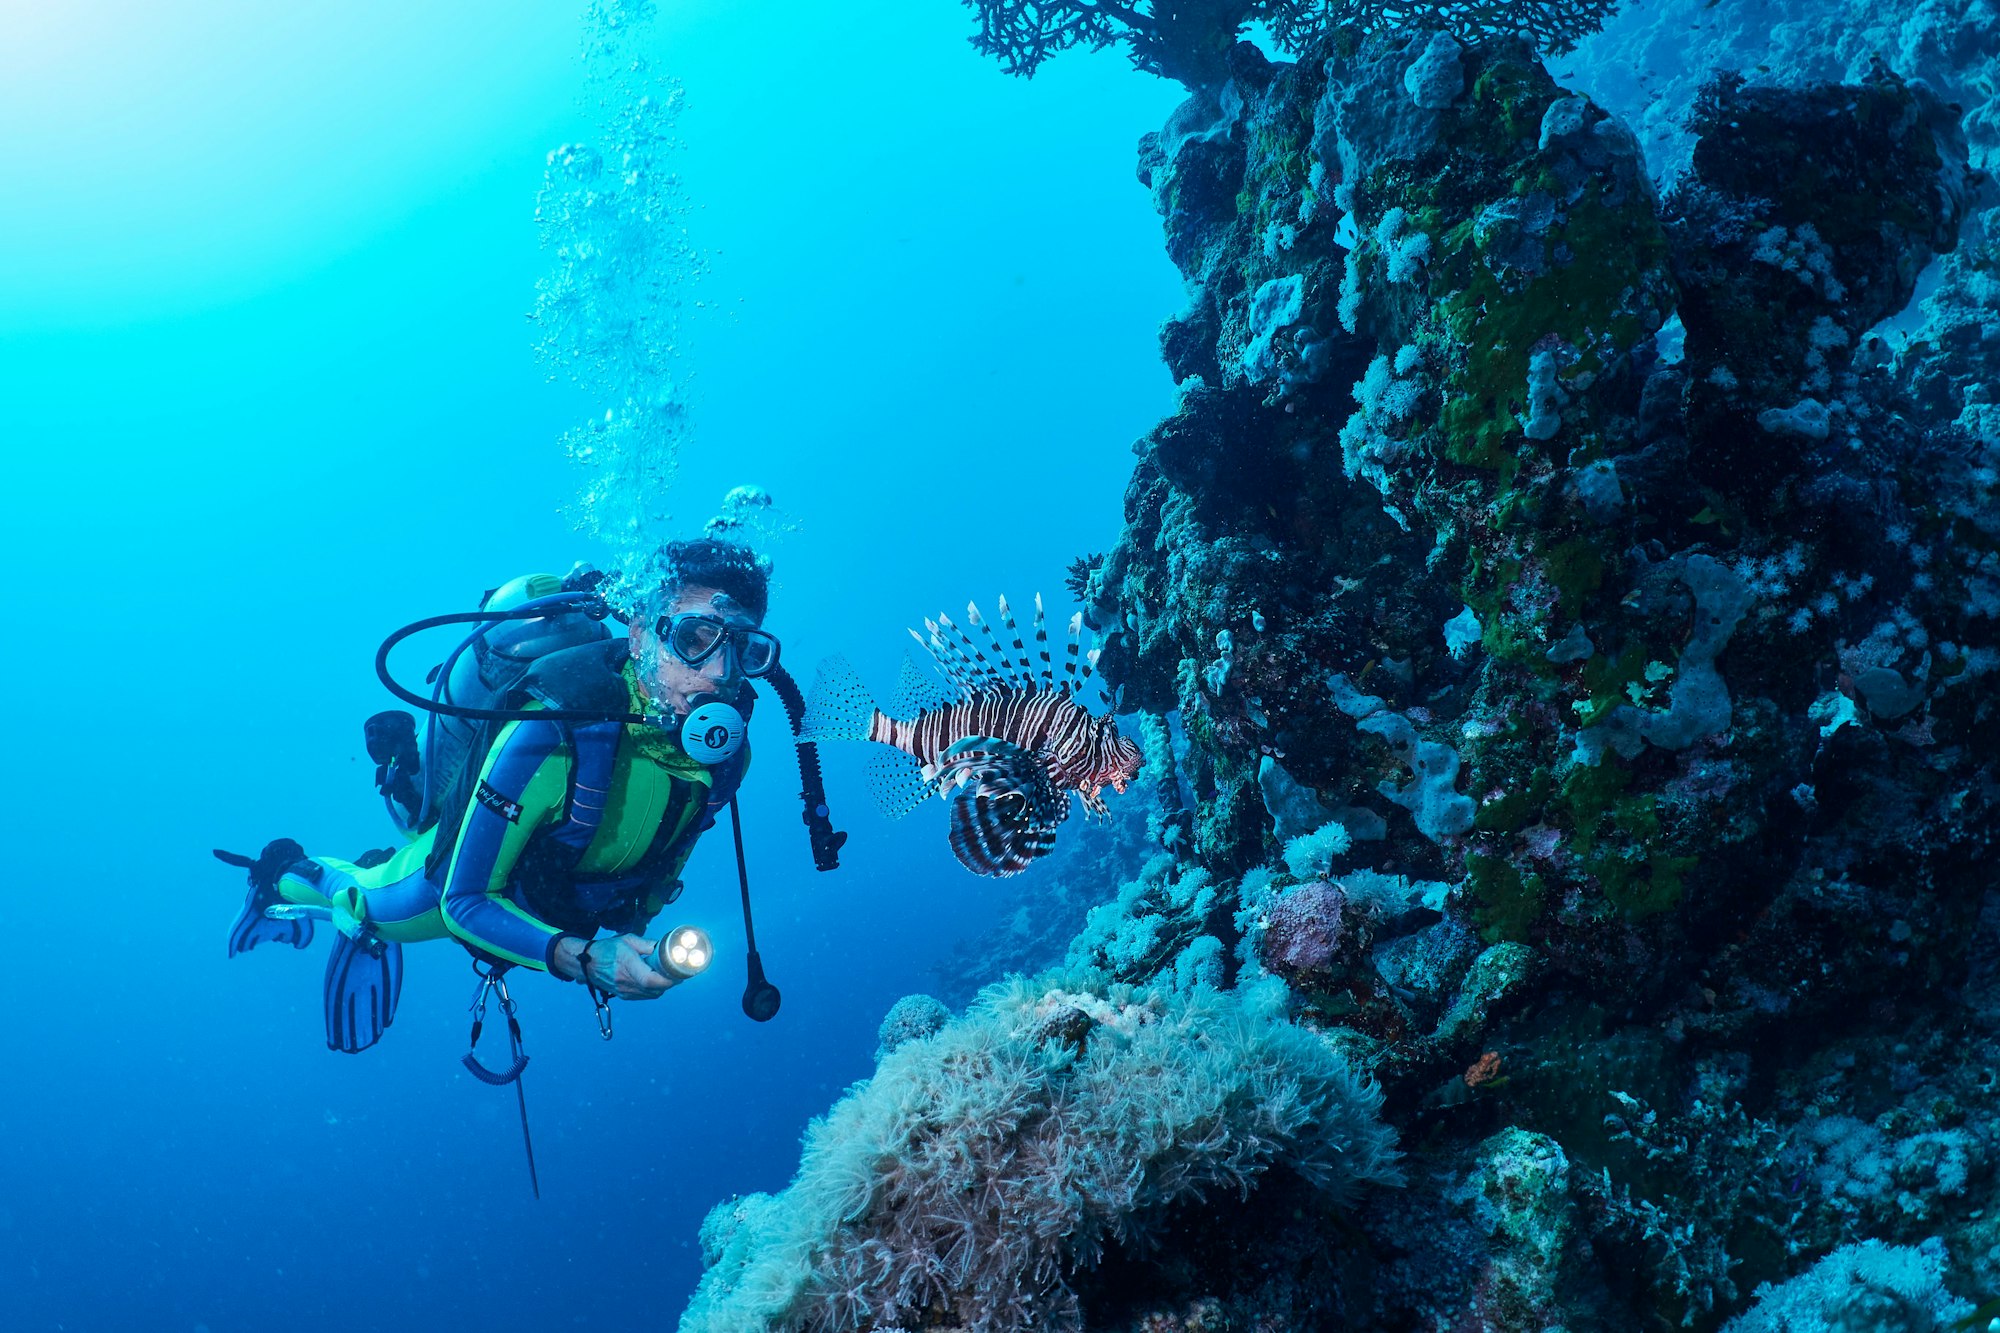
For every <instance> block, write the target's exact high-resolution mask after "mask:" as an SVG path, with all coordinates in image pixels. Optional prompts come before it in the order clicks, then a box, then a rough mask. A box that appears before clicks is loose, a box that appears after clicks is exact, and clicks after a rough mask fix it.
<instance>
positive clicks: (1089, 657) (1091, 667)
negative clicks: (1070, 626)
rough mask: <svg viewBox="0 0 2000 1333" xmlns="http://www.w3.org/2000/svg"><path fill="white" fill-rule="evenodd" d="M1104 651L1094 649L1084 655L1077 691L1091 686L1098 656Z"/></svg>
mask: <svg viewBox="0 0 2000 1333" xmlns="http://www.w3.org/2000/svg"><path fill="white" fill-rule="evenodd" d="M1078 618H1079V619H1081V616H1080V615H1079V617H1078ZM1103 651H1104V650H1103V649H1102V648H1096V647H1093V648H1092V649H1091V650H1090V651H1089V652H1087V653H1085V654H1084V655H1083V674H1082V675H1081V676H1079V677H1078V678H1077V682H1076V687H1077V689H1079V690H1081V689H1082V688H1083V687H1084V686H1086V685H1088V684H1090V677H1091V674H1092V673H1093V672H1095V671H1096V670H1097V657H1098V654H1100V653H1102V652H1103Z"/></svg>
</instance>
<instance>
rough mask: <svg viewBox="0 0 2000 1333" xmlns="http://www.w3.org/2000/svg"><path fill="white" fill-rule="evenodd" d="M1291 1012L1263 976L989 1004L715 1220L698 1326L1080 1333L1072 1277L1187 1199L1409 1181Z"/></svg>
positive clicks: (1340, 1067)
mask: <svg viewBox="0 0 2000 1333" xmlns="http://www.w3.org/2000/svg"><path fill="white" fill-rule="evenodd" d="M1072 984H1073V983H1072ZM1284 1006H1285V994H1284V988H1283V987H1282V986H1280V985H1278V984H1277V983H1275V982H1269V981H1267V982H1264V983H1262V984H1260V985H1257V986H1254V987H1249V988H1246V989H1242V990H1238V991H1235V992H1227V993H1225V992H1218V991H1216V990H1213V989H1210V988H1206V987H1202V988H1197V989H1195V990H1193V991H1191V992H1188V993H1181V994H1175V993H1171V992H1164V991H1135V990H1132V989H1130V988H1126V987H1110V988H1107V989H1106V990H1105V991H1104V993H1102V994H1096V993H1092V992H1089V991H1083V990H1072V989H1064V988H1063V987H1062V986H1061V985H1058V984H1054V983H1053V982H1051V981H1050V980H1047V979H1044V980H1043V981H1041V982H1039V983H1038V982H1031V981H1027V980H1022V979H1016V980H1014V981H1011V982H1008V983H1004V984H1002V985H999V986H995V987H992V988H990V989H989V990H987V991H986V992H984V993H983V994H982V996H981V997H980V999H979V1001H978V1002H977V1003H976V1004H975V1005H974V1006H973V1008H972V1010H971V1011H970V1012H969V1013H968V1014H967V1015H966V1016H965V1017H964V1018H963V1019H961V1020H959V1021H957V1022H955V1023H952V1024H950V1025H949V1026H947V1027H945V1028H944V1029H943V1030H942V1031H940V1032H938V1033H936V1034H934V1035H932V1036H929V1037H923V1038H919V1039H916V1040H913V1041H909V1042H906V1043H905V1044H903V1045H902V1046H900V1047H898V1048H897V1049H896V1050H894V1051H892V1052H890V1053H889V1054H888V1055H887V1056H886V1057H885V1058H884V1059H883V1062H882V1065H881V1067H880V1069H879V1070H878V1071H877V1072H876V1074H875V1077H874V1078H873V1079H871V1080H870V1081H869V1082H867V1083H864V1084H862V1085H860V1086H859V1087H857V1088H855V1089H854V1090H853V1091H851V1092H850V1093H849V1094H848V1095H847V1096H846V1097H845V1098H844V1099H842V1101H841V1102H840V1103H839V1104H838V1105H836V1106H835V1107H834V1108H833V1110H832V1111H831V1112H830V1113H829V1114H828V1115H827V1116H826V1117H825V1118H824V1119H823V1120H820V1121H817V1122H815V1123H814V1125H813V1126H812V1128H811V1129H810V1130H809V1131H807V1135H806V1145H805V1153H804V1156H803V1159H802V1160H801V1162H800V1166H799V1174H798V1176H797V1178H796V1179H795V1180H794V1181H793V1182H792V1184H791V1185H790V1186H789V1187H788V1188H786V1189H785V1190H784V1191H783V1192H782V1193H780V1194H778V1195H776V1196H768V1195H762V1194H753V1195H750V1196H748V1197H746V1198H743V1199H738V1200H734V1201H731V1202H729V1203H725V1204H722V1205H720V1206H719V1207H717V1208H716V1209H715V1211H714V1212H713V1213H711V1214H710V1216H709V1219H708V1221H707V1222H706V1223H705V1224H704V1225H703V1228H702V1249H703V1252H704V1255H705V1257H706V1259H707V1261H708V1264H709V1270H708V1272H707V1274H706V1275H705V1276H704V1277H703V1279H702V1284H701V1288H700V1290H699V1292H698V1293H697V1294H696V1297H695V1301H694V1304H693V1305H692V1306H691V1307H690V1308H689V1310H688V1313H687V1315H686V1316H685V1317H684V1318H683V1319H682V1321H681V1329H682V1333H744V1331H746V1330H753V1329H755V1330H775V1329H786V1330H828V1331H832V1330H847V1329H866V1328H886V1327H889V1326H892V1325H897V1324H901V1323H905V1322H906V1321H918V1320H921V1322H922V1323H924V1324H925V1325H930V1324H933V1323H937V1322H943V1323H951V1324H959V1325H963V1326H965V1327H968V1328H970V1329H973V1330H975V1331H978V1333H984V1331H986V1330H997V1329H1013V1328H1026V1327H1034V1328H1043V1329H1056V1330H1060V1329H1076V1328H1080V1327H1081V1313H1080V1296H1079V1293H1078V1289H1077V1286H1078V1283H1079V1282H1080V1281H1082V1279H1081V1278H1080V1276H1079V1275H1080V1273H1083V1272H1084V1271H1085V1270H1088V1269H1090V1268H1092V1267H1094V1266H1095V1265H1097V1264H1098V1263H1099V1261H1100V1260H1102V1259H1104V1258H1105V1257H1106V1256H1107V1255H1108V1254H1110V1253H1111V1252H1113V1251H1114V1250H1118V1249H1119V1248H1120V1247H1124V1248H1125V1249H1126V1250H1129V1251H1134V1252H1138V1251H1141V1250H1143V1248H1144V1246H1145V1245H1146V1243H1147V1242H1149V1241H1150V1240H1152V1239H1153V1238H1154V1237H1156V1236H1157V1235H1158V1233H1159V1231H1160V1229H1161V1228H1162V1227H1163V1226H1164V1225H1165V1224H1166V1223H1167V1222H1168V1221H1169V1218H1170V1216H1171V1214H1172V1211H1173V1209H1174V1206H1175V1205H1176V1204H1180V1203H1183V1202H1188V1201H1192V1200H1197V1199H1206V1200H1211V1201H1214V1200H1219V1199H1221V1198H1222V1197H1224V1196H1227V1195H1236V1196H1239V1197H1240V1196H1246V1195H1248V1194H1249V1193H1250V1192H1251V1191H1252V1190H1254V1189H1255V1188H1257V1186H1258V1183H1259V1181H1260V1178H1262V1177H1263V1176H1264V1175H1265V1174H1266V1173H1267V1172H1269V1171H1271V1170H1272V1169H1273V1168H1284V1169H1286V1170H1288V1171H1289V1172H1290V1173H1292V1175H1294V1176H1295V1177H1297V1178H1299V1179H1301V1180H1304V1181H1306V1182H1308V1183H1309V1184H1310V1185H1312V1186H1314V1187H1317V1189H1318V1190H1320V1191H1321V1192H1322V1193H1323V1195H1324V1196H1325V1197H1326V1198H1327V1199H1328V1200H1329V1201H1332V1202H1336V1203H1338V1202H1343V1201H1346V1200H1349V1199H1351V1198H1353V1197H1354V1196H1355V1195H1356V1194H1357V1193H1358V1192H1359V1191H1360V1190H1361V1189H1362V1188H1363V1187H1365V1186H1368V1185H1380V1184H1391V1183H1397V1182H1399V1180H1400V1176H1399V1173H1398V1170H1397V1167H1396V1161H1395V1157H1396V1155H1395V1151H1394V1148H1393V1146H1392V1140H1391V1136H1390V1133H1389V1131H1388V1130H1387V1129H1386V1128H1385V1127H1384V1125H1383V1124H1382V1122H1381V1119H1380V1117H1379V1115H1378V1111H1379V1108H1380V1104H1381V1097H1380V1094H1379V1093H1378V1092H1377V1091H1376V1090H1375V1089H1374V1087H1373V1086H1372V1085H1370V1084H1368V1083H1366V1082H1364V1081H1363V1080H1362V1079H1361V1078H1360V1077H1359V1076H1357V1075H1356V1074H1355V1073H1354V1072H1353V1070H1351V1069H1350V1068H1349V1067H1348V1065H1347V1063H1346V1062H1345V1061H1344V1060H1342V1059H1341V1058H1340V1057H1339V1056H1337V1055H1335V1054H1334V1053H1333V1052H1332V1051H1331V1050H1330V1049H1329V1048H1328V1047H1327V1046H1326V1045H1325V1044H1324V1043H1323V1042H1321V1041H1320V1040H1319V1038H1317V1037H1315V1036H1314V1035H1313V1034H1311V1033H1310V1032H1307V1031H1305V1030H1303V1029H1301V1028H1298V1027H1295V1026H1294V1025H1292V1024H1291V1023H1289V1022H1287V1021H1286V1020H1285V1018H1284V1012H1283V1011H1284ZM940 1316H942V1318H941V1319H940ZM912 1326H914V1324H912Z"/></svg>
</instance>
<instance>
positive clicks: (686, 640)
mask: <svg viewBox="0 0 2000 1333" xmlns="http://www.w3.org/2000/svg"><path fill="white" fill-rule="evenodd" d="M653 628H654V632H655V633H657V634H658V635H659V636H660V642H661V643H663V644H665V645H666V646H667V649H668V651H670V652H671V653H673V655H674V656H675V657H678V658H679V659H680V660H681V661H683V662H685V663H687V664H688V665H689V666H691V667H699V666H701V665H702V664H703V663H705V662H707V661H708V660H709V659H710V658H711V657H714V656H715V655H716V654H717V653H719V652H721V651H722V650H723V648H724V647H725V646H728V647H730V648H732V649H733V650H734V651H735V654H736V669H737V670H738V671H740V672H741V673H742V674H743V675H745V676H748V677H750V678H752V679H755V678H757V677H759V676H765V675H769V674H770V671H771V668H772V667H775V666H776V665H778V636H777V635H775V634H772V633H769V632H768V631H766V630H761V629H753V628H751V627H749V626H746V625H732V624H730V623H729V622H728V621H726V620H724V619H722V618H721V617H719V616H711V615H706V614H704V613H702V612H700V611H683V612H681V613H680V614H679V615H668V616H661V617H660V618H659V620H658V621H656V622H655V623H654V626H653Z"/></svg>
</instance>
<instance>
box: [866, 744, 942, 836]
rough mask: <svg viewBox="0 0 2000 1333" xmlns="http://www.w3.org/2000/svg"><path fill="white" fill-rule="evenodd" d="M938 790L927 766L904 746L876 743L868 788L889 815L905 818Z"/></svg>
mask: <svg viewBox="0 0 2000 1333" xmlns="http://www.w3.org/2000/svg"><path fill="white" fill-rule="evenodd" d="M936 791H937V787H936V785H935V784H934V783H932V782H931V781H930V780H929V779H928V778H927V777H926V776H925V775H924V771H923V767H922V766H921V765H920V764H918V763H917V761H916V760H914V759H912V758H911V757H910V756H909V755H907V754H904V753H903V752H902V751H901V750H895V749H891V748H889V747H888V746H886V745H885V746H878V747H874V753H872V754H870V755H869V756H868V792H869V794H870V795H871V796H873V797H874V798H875V804H876V806H877V807H879V808H880V809H881V811H882V814H883V815H884V816H885V817H887V818H889V819H901V818H902V817H903V816H904V815H907V814H909V813H910V812H911V811H912V810H915V809H916V808H917V807H918V806H920V805H922V804H923V803H924V802H925V801H927V800H929V799H930V798H931V796H932V795H933V794H935V793H936Z"/></svg>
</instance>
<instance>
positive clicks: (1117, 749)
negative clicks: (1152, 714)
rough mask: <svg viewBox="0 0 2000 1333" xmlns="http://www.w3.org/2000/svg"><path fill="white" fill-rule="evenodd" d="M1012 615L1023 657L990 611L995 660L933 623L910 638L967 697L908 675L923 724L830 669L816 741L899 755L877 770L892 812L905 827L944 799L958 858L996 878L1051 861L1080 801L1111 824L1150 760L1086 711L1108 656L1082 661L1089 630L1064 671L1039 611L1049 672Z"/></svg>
mask: <svg viewBox="0 0 2000 1333" xmlns="http://www.w3.org/2000/svg"><path fill="white" fill-rule="evenodd" d="M999 608H1000V623H1001V625H1002V626H1003V627H1004V628H1005V630H1006V631H1007V633H1008V635H1009V636H1010V638H1011V641H1012V652H1011V654H1010V652H1009V651H1008V649H1007V648H1005V647H1003V646H1002V643H1001V640H1000V637H999V636H998V635H996V634H995V633H994V630H993V627H992V626H991V625H990V624H988V623H987V622H986V621H985V620H983V619H982V618H981V617H980V614H979V610H978V608H977V607H976V606H970V605H969V606H967V608H966V616H967V620H968V622H969V623H970V625H972V626H973V627H974V628H976V629H978V630H980V631H982V632H983V633H984V636H985V639H986V643H987V646H986V647H984V648H982V647H981V646H980V645H979V644H977V643H975V642H974V641H973V639H972V637H971V636H970V635H969V634H968V633H967V632H966V631H965V630H964V629H961V628H960V627H959V626H958V625H956V624H954V623H953V622H952V620H951V617H949V616H946V615H940V616H939V617H938V618H937V619H936V620H935V621H931V620H926V621H925V622H924V629H925V631H926V633H925V634H921V635H920V634H918V633H917V632H916V631H915V630H912V631H910V633H911V635H912V636H913V637H914V638H916V640H917V642H918V643H920V644H922V645H923V647H924V649H925V650H926V651H927V652H928V653H929V654H930V656H931V658H932V660H933V661H934V662H935V663H936V664H937V667H938V670H939V671H940V672H941V673H942V674H943V675H944V677H945V680H946V681H947V682H948V683H949V684H950V685H951V686H953V687H955V688H956V690H957V695H956V697H951V696H948V695H945V694H943V693H942V692H941V691H939V690H938V689H937V688H936V686H935V685H933V684H931V683H929V682H928V681H926V680H925V679H924V678H923V677H922V676H921V675H920V673H918V672H916V671H915V669H914V668H913V667H911V666H910V665H909V664H908V663H906V664H905V670H904V678H903V683H902V687H901V689H900V691H899V694H900V696H901V698H900V699H899V701H898V702H899V704H900V705H901V707H899V708H898V709H897V711H898V712H905V711H907V712H913V713H914V716H910V717H897V716H892V715H891V714H889V713H884V712H882V711H881V710H880V709H877V708H876V707H875V706H874V705H873V703H872V702H869V701H868V699H867V695H866V692H865V691H864V690H862V688H861V686H860V682H859V681H858V680H857V679H856V678H855V677H854V675H853V673H852V671H851V670H849V669H848V668H847V666H846V664H845V663H843V662H840V661H839V660H838V659H832V660H830V661H829V662H828V663H826V664H825V665H824V666H823V667H822V668H821V673H820V679H819V682H818V684H817V686H816V687H815V689H814V691H813V701H812V703H811V704H810V705H809V706H808V709H807V720H806V732H805V734H806V735H808V736H813V737H818V738H828V739H830V738H835V737H850V738H853V739H861V740H870V741H874V742H876V743H878V744H881V745H885V746H889V747H891V748H892V749H893V750H895V751H896V752H897V753H896V754H894V755H890V756H885V757H886V758H888V759H889V761H890V762H889V763H888V764H887V765H884V766H880V767H878V768H877V771H876V792H877V796H878V798H879V799H881V800H882V802H883V805H884V808H885V809H886V810H887V811H888V812H889V813H890V814H891V815H901V814H904V813H907V812H908V811H909V810H910V809H912V808H914V807H915V805H917V804H921V802H922V800H923V799H924V798H925V797H927V796H930V795H933V794H935V795H937V796H940V797H942V798H943V799H944V800H945V801H946V802H947V803H948V804H949V805H950V807H951V830H950V838H951V847H952V851H953V852H954V853H955V854H956V855H957V856H958V859H959V860H960V861H961V862H962V863H963V864H964V865H965V866H966V868H968V869H970V870H972V871H973V872H974V873H975V874H982V875H1012V874H1017V873H1019V872H1020V871H1021V870H1024V869H1026V868H1027V866H1028V865H1029V864H1030V863H1031V862H1033V861H1034V860H1035V859H1036V858H1037V857H1040V856H1044V855H1047V853H1048V851H1049V850H1050V848H1052V847H1053V846H1054V845H1055V834H1056V827H1057V826H1058V825H1059V824H1061V823H1062V822H1063V820H1065V819H1067V818H1068V817H1069V795H1070V793H1072V792H1074V793H1075V794H1076V796H1077V797H1078V798H1079V799H1080V800H1081V801H1082V802H1083V806H1084V809H1085V810H1086V811H1087V812H1088V813H1089V814H1091V815H1095V816H1103V815H1105V814H1106V813H1107V810H1106V806H1105V803H1104V796H1103V791H1104V789H1105V788H1106V787H1109V788H1111V789H1112V790H1113V791H1116V792H1123V791H1124V790H1125V788H1126V785H1127V784H1128V783H1130V782H1131V781H1132V779H1133V777H1134V776H1135V775H1137V773H1138V771H1139V758H1140V756H1139V748H1138V746H1136V745H1134V744H1133V743H1132V742H1131V741H1129V740H1127V739H1126V738H1125V737H1123V736H1121V735H1119V734H1118V724H1117V721H1116V719H1115V718H1114V717H1112V716H1111V714H1110V713H1109V712H1106V713H1104V714H1093V713H1092V712H1091V711H1090V710H1089V709H1087V708H1086V707H1084V705H1083V702H1082V692H1083V688H1084V686H1085V685H1086V684H1087V683H1088V681H1089V679H1090V676H1091V673H1092V671H1093V670H1094V669H1095V667H1096V664H1097V650H1096V649H1092V650H1091V651H1090V652H1089V653H1088V654H1083V655H1081V656H1080V655H1079V651H1078V650H1079V642H1078V640H1079V638H1080V636H1081V633H1082V628H1083V617H1082V616H1081V615H1076V616H1073V617H1071V619H1070V622H1069V642H1068V644H1067V647H1066V650H1065V653H1064V658H1063V665H1062V669H1061V671H1060V672H1058V671H1057V669H1056V667H1055V664H1054V663H1053V662H1052V660H1051V659H1050V655H1049V642H1048V631H1047V627H1046V624H1045V622H1044V619H1043V611H1042V599H1041V598H1040V597H1036V598H1035V622H1034V637H1035V647H1036V651H1037V652H1038V653H1039V656H1040V668H1039V670H1037V668H1036V666H1035V664H1034V663H1032V662H1031V661H1030V659H1029V656H1028V649H1027V647H1026V645H1025V644H1023V642H1022V639H1021V632H1020V629H1019V627H1018V626H1017V625H1016V624H1015V622H1014V615H1013V612H1012V610H1011V609H1010V608H1009V607H1008V605H1007V599H1006V598H1004V597H1003V598H1001V599H1000V603H999Z"/></svg>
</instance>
